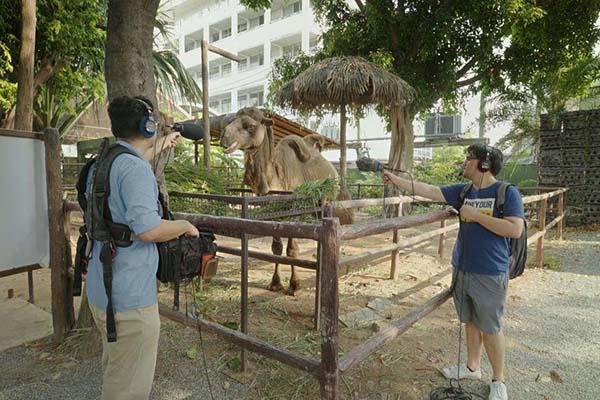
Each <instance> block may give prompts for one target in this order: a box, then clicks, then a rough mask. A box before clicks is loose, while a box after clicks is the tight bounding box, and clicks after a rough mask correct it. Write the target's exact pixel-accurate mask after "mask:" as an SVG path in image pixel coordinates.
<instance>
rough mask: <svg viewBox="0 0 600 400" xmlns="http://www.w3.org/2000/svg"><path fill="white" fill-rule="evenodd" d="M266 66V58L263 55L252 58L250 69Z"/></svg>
mask: <svg viewBox="0 0 600 400" xmlns="http://www.w3.org/2000/svg"><path fill="white" fill-rule="evenodd" d="M263 64H264V58H263V55H262V53H261V54H256V55H253V56H250V68H253V67H258V66H259V65H263Z"/></svg>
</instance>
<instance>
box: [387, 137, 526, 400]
mask: <svg viewBox="0 0 600 400" xmlns="http://www.w3.org/2000/svg"><path fill="white" fill-rule="evenodd" d="M501 169H502V153H501V152H500V151H499V150H498V149H496V148H494V147H490V146H486V145H481V144H476V145H472V146H469V148H468V149H467V157H466V159H465V161H464V162H463V164H462V175H463V177H465V178H466V179H468V180H469V181H471V184H472V186H471V188H470V190H468V192H466V194H465V195H464V202H463V204H461V199H460V197H461V192H462V191H463V189H464V188H465V185H466V184H456V185H449V186H442V187H437V186H432V185H428V184H425V183H420V182H414V192H415V193H414V194H415V195H417V196H422V197H427V198H429V199H432V200H435V201H439V202H444V203H447V204H449V205H451V206H452V207H454V208H455V209H457V210H459V212H460V219H461V222H460V229H459V233H458V239H457V242H456V245H455V246H454V251H453V253H452V266H453V267H454V271H453V272H454V273H453V286H454V292H453V296H454V305H455V307H456V312H457V314H458V316H459V318H460V320H461V322H462V323H465V324H466V332H467V338H466V345H467V363H466V364H460V365H454V366H451V367H448V368H445V369H444V370H443V373H444V375H445V376H446V377H447V378H449V379H458V378H461V379H469V378H470V379H481V353H482V350H483V347H485V350H486V353H487V355H488V359H489V361H490V364H491V366H492V371H493V375H492V383H491V384H490V395H489V400H507V399H508V394H507V390H506V385H505V384H504V354H505V339H504V334H503V332H502V316H503V315H504V308H505V304H506V293H507V289H508V263H509V250H510V247H509V242H510V238H519V237H520V236H521V232H522V230H523V220H524V212H523V201H522V200H521V195H520V193H519V191H518V190H517V189H516V188H515V187H513V186H510V187H508V189H507V191H506V199H505V202H504V218H499V213H498V209H497V207H496V194H497V191H498V187H499V186H500V183H501V182H499V181H497V180H496V178H495V177H496V176H497V175H498V173H499V172H500V170H501ZM383 182H384V183H392V184H394V185H396V186H399V187H401V188H403V189H404V190H407V191H409V192H412V190H413V182H412V181H411V180H408V179H404V178H400V177H398V176H396V175H394V174H392V173H390V172H388V171H385V172H384V173H383Z"/></svg>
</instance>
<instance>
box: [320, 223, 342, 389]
mask: <svg viewBox="0 0 600 400" xmlns="http://www.w3.org/2000/svg"><path fill="white" fill-rule="evenodd" d="M340 241H341V232H340V221H339V220H338V219H337V218H325V219H323V225H322V226H321V249H322V250H321V254H322V256H323V259H322V262H321V266H322V269H323V271H322V272H321V273H322V285H321V291H322V296H321V297H322V300H321V373H320V377H319V378H320V379H319V381H320V386H321V399H322V400H338V398H339V396H338V381H339V370H338V311H339V310H338V306H339V292H338V263H339V257H340Z"/></svg>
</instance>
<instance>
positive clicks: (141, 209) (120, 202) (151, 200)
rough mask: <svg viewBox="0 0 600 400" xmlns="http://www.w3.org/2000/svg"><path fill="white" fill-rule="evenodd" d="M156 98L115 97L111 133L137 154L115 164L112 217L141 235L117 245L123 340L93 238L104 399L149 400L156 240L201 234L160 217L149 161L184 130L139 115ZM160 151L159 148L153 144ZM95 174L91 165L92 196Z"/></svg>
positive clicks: (115, 283) (92, 283)
mask: <svg viewBox="0 0 600 400" xmlns="http://www.w3.org/2000/svg"><path fill="white" fill-rule="evenodd" d="M152 108H153V106H152V103H151V102H150V100H148V99H146V98H144V97H127V96H123V97H118V98H116V99H114V100H113V101H111V102H110V104H109V106H108V115H109V117H110V122H111V128H112V133H113V135H114V136H115V137H116V138H117V142H118V143H119V144H121V145H122V146H125V147H127V148H128V149H129V150H132V151H133V152H134V153H135V154H136V155H137V156H134V155H131V154H122V155H120V156H118V157H117V158H116V159H115V161H114V162H113V165H112V168H111V170H110V177H109V180H110V195H109V197H108V206H109V208H110V212H111V215H112V219H113V221H114V222H116V223H121V224H125V225H127V226H128V227H129V229H131V230H132V231H133V233H134V234H135V238H134V239H133V243H132V244H131V246H128V247H117V249H116V255H115V258H114V261H113V279H112V301H113V310H114V313H115V321H116V329H117V332H118V340H117V341H116V342H112V343H109V342H108V341H107V336H106V312H105V310H106V306H107V297H106V291H105V289H104V281H103V276H102V271H103V269H102V263H101V262H100V257H99V252H100V247H101V246H100V244H99V243H94V246H93V248H92V253H91V257H90V260H89V264H88V275H87V279H86V291H87V296H88V300H89V303H90V308H91V310H92V315H93V317H94V320H95V322H96V325H97V326H98V328H99V330H100V332H101V334H102V343H103V354H102V367H103V383H102V399H103V400H119V399H123V400H125V399H127V400H138V399H139V400H146V399H147V398H148V396H149V395H150V390H151V388H152V381H153V379H154V369H155V366H156V354H157V349H158V338H159V333H160V319H159V316H158V302H157V292H156V270H157V268H158V251H157V248H156V244H155V242H164V241H167V240H171V239H174V238H176V237H178V236H180V235H183V234H186V235H189V236H198V230H197V229H196V228H195V227H194V226H193V225H192V224H190V223H189V222H188V221H184V220H178V221H167V220H163V219H161V212H160V206H159V203H158V187H157V184H156V178H155V177H154V174H153V172H152V169H151V167H150V163H149V162H148V160H149V159H150V158H151V156H153V155H155V154H159V153H160V152H161V151H163V150H165V149H168V148H171V147H173V146H174V145H175V143H176V142H177V139H178V137H179V134H178V133H174V134H171V135H169V136H167V137H166V138H164V139H163V138H161V139H159V141H158V142H159V143H160V144H161V149H160V150H158V149H156V147H157V146H156V145H157V140H156V135H154V134H152V132H153V131H152V130H150V131H149V130H147V129H146V128H144V127H143V126H144V125H145V124H144V123H141V121H142V120H143V119H144V118H146V119H147V118H149V117H150V118H151V116H152V115H151V114H152ZM155 149H156V150H155ZM92 177H93V166H92V168H90V172H89V174H88V178H87V183H88V187H87V190H86V194H87V195H89V193H90V187H91V183H92Z"/></svg>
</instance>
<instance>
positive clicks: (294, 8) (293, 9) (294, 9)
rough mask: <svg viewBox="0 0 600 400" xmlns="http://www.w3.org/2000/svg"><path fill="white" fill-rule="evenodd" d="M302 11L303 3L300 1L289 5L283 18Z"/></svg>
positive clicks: (284, 10) (284, 9) (285, 8)
mask: <svg viewBox="0 0 600 400" xmlns="http://www.w3.org/2000/svg"><path fill="white" fill-rule="evenodd" d="M300 11H302V3H300V2H299V1H297V2H295V3H294V4H290V5H287V6H285V7H284V8H283V18H287V17H289V16H292V15H294V14H297V13H299V12H300Z"/></svg>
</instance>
